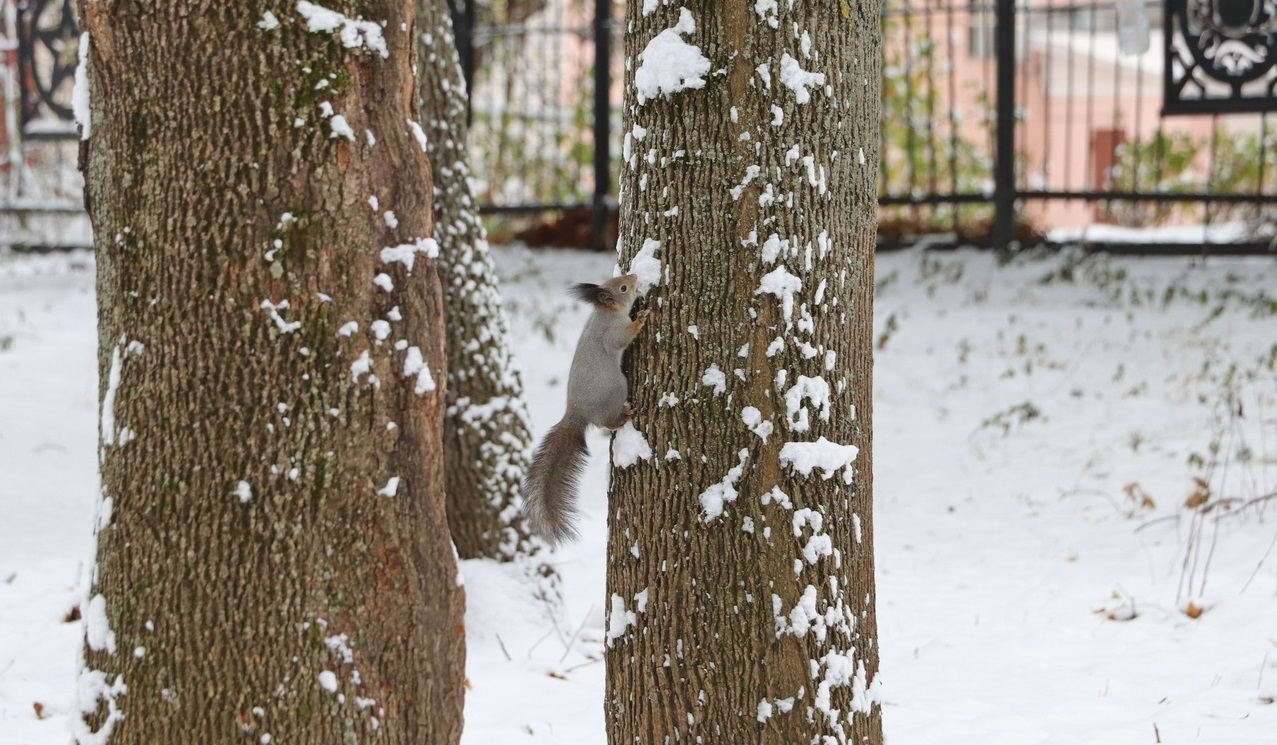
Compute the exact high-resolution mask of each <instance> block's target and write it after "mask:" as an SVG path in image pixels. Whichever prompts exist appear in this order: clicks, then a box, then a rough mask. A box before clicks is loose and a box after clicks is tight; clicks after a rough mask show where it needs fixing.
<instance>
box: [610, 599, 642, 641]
mask: <svg viewBox="0 0 1277 745" xmlns="http://www.w3.org/2000/svg"><path fill="white" fill-rule="evenodd" d="M637 621H638V616H636V615H635V614H634V611H632V610H628V609H626V607H625V598H623V597H621V596H620V595H617V594H616V593H612V611H611V612H610V613H608V616H607V645H608V646H609V647H611V646H612V644H613V642H615V641H616V640H617V639H620V638H621V637H622V636H625V630H626V629H628V628H629V627H631V626H633V625H634V624H635V623H637Z"/></svg>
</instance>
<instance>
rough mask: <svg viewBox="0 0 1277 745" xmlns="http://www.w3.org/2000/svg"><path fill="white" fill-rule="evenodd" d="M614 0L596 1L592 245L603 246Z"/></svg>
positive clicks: (609, 161) (609, 182)
mask: <svg viewBox="0 0 1277 745" xmlns="http://www.w3.org/2000/svg"><path fill="white" fill-rule="evenodd" d="M611 59H612V0H595V3H594V199H593V208H594V214H593V219H592V220H591V221H590V242H591V243H592V244H593V245H592V246H591V248H596V249H602V248H607V246H604V245H603V244H604V232H605V230H606V227H607V218H608V196H609V195H611V193H612V153H611V143H612V136H611V132H610V131H609V130H610V128H611V126H612V97H611V93H612V69H611V68H612V66H611V64H610V62H611Z"/></svg>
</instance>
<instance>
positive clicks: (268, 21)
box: [257, 10, 279, 31]
mask: <svg viewBox="0 0 1277 745" xmlns="http://www.w3.org/2000/svg"><path fill="white" fill-rule="evenodd" d="M257 27H258V28H260V29H261V30H263V31H274V30H275V29H277V28H279V18H278V17H277V16H276V15H275V14H274V13H272V12H270V11H269V10H268V11H266V12H265V13H262V20H260V21H258V22H257Z"/></svg>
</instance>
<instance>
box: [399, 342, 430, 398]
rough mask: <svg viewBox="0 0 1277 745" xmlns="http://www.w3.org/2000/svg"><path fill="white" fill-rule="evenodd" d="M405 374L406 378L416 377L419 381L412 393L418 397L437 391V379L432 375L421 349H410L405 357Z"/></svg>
mask: <svg viewBox="0 0 1277 745" xmlns="http://www.w3.org/2000/svg"><path fill="white" fill-rule="evenodd" d="M403 374H404V377H405V378H411V377H414V376H416V378H417V380H416V382H415V383H414V384H413V387H412V391H413V393H416V394H417V395H418V396H424V395H425V394H427V393H430V392H432V391H433V390H434V389H435V379H434V376H433V375H431V374H430V365H429V364H427V363H426V358H425V357H424V356H423V355H422V354H421V347H415V346H414V347H408V351H407V354H406V355H405V356H404V363H403Z"/></svg>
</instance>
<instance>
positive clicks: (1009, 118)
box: [993, 0, 1016, 248]
mask: <svg viewBox="0 0 1277 745" xmlns="http://www.w3.org/2000/svg"><path fill="white" fill-rule="evenodd" d="M995 9H996V13H997V35H996V36H995V37H994V53H995V56H996V57H997V152H996V153H995V154H994V162H993V210H994V213H993V244H994V246H996V247H997V248H1006V247H1007V246H1009V245H1010V244H1011V241H1012V240H1013V239H1014V238H1015V196H1016V188H1015V0H997V4H996V6H995Z"/></svg>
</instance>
